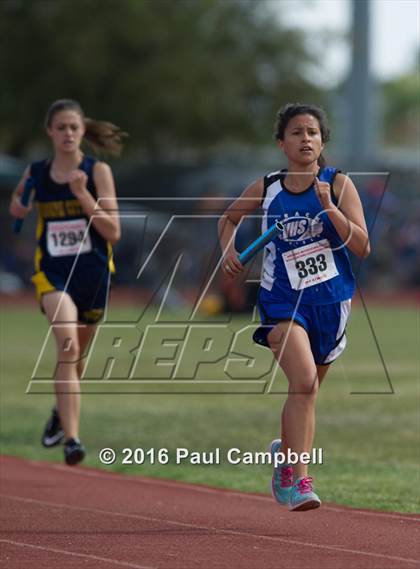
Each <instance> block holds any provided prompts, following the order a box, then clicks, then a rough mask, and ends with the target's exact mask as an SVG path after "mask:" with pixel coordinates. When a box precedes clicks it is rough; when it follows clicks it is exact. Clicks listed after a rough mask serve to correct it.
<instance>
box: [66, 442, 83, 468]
mask: <svg viewBox="0 0 420 569" xmlns="http://www.w3.org/2000/svg"><path fill="white" fill-rule="evenodd" d="M85 456H86V450H85V447H84V446H83V445H82V443H81V442H80V441H79V439H67V440H66V442H65V443H64V460H65V462H66V464H68V465H69V466H74V465H75V464H78V463H79V462H82V460H83V459H84V458H85Z"/></svg>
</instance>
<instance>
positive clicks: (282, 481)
mask: <svg viewBox="0 0 420 569" xmlns="http://www.w3.org/2000/svg"><path fill="white" fill-rule="evenodd" d="M280 447H281V440H280V439H274V441H272V443H271V445H270V453H271V456H272V457H273V460H274V455H275V454H276V453H277V452H280ZM292 486H293V468H292V467H291V466H290V465H289V464H281V465H279V466H277V468H276V467H274V468H273V476H272V478H271V494H272V496H273V498H274V499H275V500H276V502H278V503H279V504H283V505H285V504H288V503H289V495H290V491H291V489H292Z"/></svg>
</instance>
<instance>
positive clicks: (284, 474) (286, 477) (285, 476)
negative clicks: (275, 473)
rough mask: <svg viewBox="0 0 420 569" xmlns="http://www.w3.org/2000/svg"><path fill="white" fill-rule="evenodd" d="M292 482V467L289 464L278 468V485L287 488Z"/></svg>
mask: <svg viewBox="0 0 420 569" xmlns="http://www.w3.org/2000/svg"><path fill="white" fill-rule="evenodd" d="M292 484H293V468H292V467H291V466H283V468H281V470H280V486H283V487H286V488H288V487H289V486H292Z"/></svg>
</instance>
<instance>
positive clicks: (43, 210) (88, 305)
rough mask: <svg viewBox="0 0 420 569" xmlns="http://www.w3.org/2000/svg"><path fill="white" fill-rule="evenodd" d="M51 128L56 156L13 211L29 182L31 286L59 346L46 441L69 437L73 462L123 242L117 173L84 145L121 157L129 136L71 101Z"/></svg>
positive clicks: (43, 164) (21, 213) (40, 166)
mask: <svg viewBox="0 0 420 569" xmlns="http://www.w3.org/2000/svg"><path fill="white" fill-rule="evenodd" d="M45 125H46V130H47V133H48V136H49V137H50V138H51V141H52V144H53V147H54V155H53V157H52V159H48V160H42V161H40V162H35V163H33V164H31V165H30V166H28V168H27V169H26V170H25V172H24V175H23V177H22V179H21V181H20V182H19V184H18V186H17V188H16V190H15V192H14V193H13V196H12V201H11V206H10V213H11V214H12V215H13V216H14V217H17V218H23V217H25V216H26V215H27V214H28V213H29V211H30V209H31V205H30V206H28V207H25V206H23V205H22V203H21V200H20V196H21V195H22V192H23V188H24V185H25V182H26V180H27V178H28V177H31V179H32V183H33V185H34V201H35V203H36V204H37V207H38V225H37V243H38V246H37V249H36V253H35V273H34V275H33V277H32V281H33V283H34V285H35V289H36V295H37V298H38V300H39V302H40V305H41V309H42V311H43V312H44V313H45V314H46V316H47V318H48V320H49V322H50V324H51V325H52V331H53V333H54V336H55V340H56V344H57V365H56V369H55V375H54V380H55V381H54V387H55V393H56V400H57V406H56V407H54V409H53V412H52V415H51V417H50V419H49V420H48V423H47V425H46V427H45V430H44V433H43V437H42V443H43V445H44V446H45V447H52V446H55V445H56V444H58V443H60V442H61V440H62V439H65V444H64V458H65V461H66V463H67V464H70V465H72V464H77V463H78V462H80V461H81V460H83V458H84V456H85V449H84V446H83V445H82V443H81V442H80V440H79V417H80V385H79V381H80V377H81V375H82V371H83V355H84V352H85V349H86V347H87V346H88V344H89V341H90V339H91V338H92V335H93V333H94V331H95V325H96V323H97V322H98V321H99V320H100V319H101V317H102V315H103V312H104V308H105V305H106V302H107V296H108V290H109V283H110V274H111V273H112V272H113V271H114V265H113V260H112V248H111V246H112V244H114V243H115V242H116V241H118V239H119V237H120V222H119V217H118V205H117V200H116V195H115V186H114V181H113V176H112V172H111V169H110V168H109V166H108V165H107V164H105V163H104V162H100V161H98V160H96V159H95V158H92V157H90V156H86V155H85V154H84V153H83V152H82V150H81V148H80V145H81V143H82V141H83V140H85V141H86V142H87V143H89V144H90V145H91V147H92V148H93V149H94V150H102V151H104V152H106V153H109V154H119V152H120V150H121V139H122V136H123V135H124V133H122V132H121V131H120V129H119V128H118V127H116V126H115V125H113V124H111V123H107V122H103V121H94V120H92V119H87V118H86V117H85V115H84V113H83V110H82V109H81V107H80V105H79V103H77V102H76V101H73V100H69V99H62V100H59V101H56V102H55V103H53V104H52V105H51V107H50V108H49V110H48V113H47V117H46V121H45ZM99 198H106V199H101V200H100V201H99V202H97V200H98V199H99Z"/></svg>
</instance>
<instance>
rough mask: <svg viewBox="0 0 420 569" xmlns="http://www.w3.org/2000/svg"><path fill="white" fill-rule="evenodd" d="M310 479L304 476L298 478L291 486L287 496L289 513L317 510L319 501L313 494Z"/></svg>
mask: <svg viewBox="0 0 420 569" xmlns="http://www.w3.org/2000/svg"><path fill="white" fill-rule="evenodd" d="M312 482H313V480H312V478H311V477H310V476H304V477H302V478H298V479H297V480H296V482H295V483H294V484H293V486H292V489H291V491H290V495H289V510H290V511H291V512H303V511H305V510H313V509H315V508H319V506H320V505H321V500H320V499H319V498H318V496H317V495H316V494H315V492H314V489H313V485H312Z"/></svg>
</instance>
